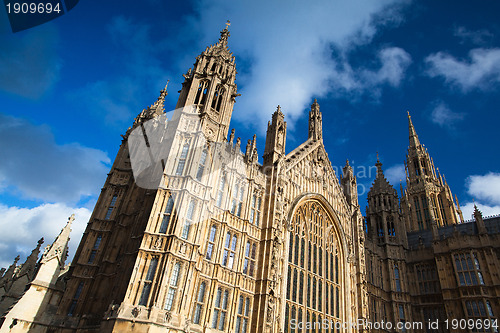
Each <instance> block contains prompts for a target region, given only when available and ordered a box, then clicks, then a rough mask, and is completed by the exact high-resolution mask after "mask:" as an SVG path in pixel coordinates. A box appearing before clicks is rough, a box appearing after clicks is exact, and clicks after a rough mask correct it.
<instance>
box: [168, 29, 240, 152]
mask: <svg viewBox="0 0 500 333" xmlns="http://www.w3.org/2000/svg"><path fill="white" fill-rule="evenodd" d="M229 25H230V24H229V21H228V23H226V28H225V29H224V30H222V31H221V32H220V38H219V41H218V42H217V43H216V44H214V45H211V46H209V47H207V48H206V49H205V51H203V52H202V53H201V54H200V55H199V56H198V57H196V62H195V63H194V65H193V69H192V70H191V68H190V69H189V70H188V72H187V73H186V74H184V79H185V80H184V82H183V83H182V89H181V90H180V95H179V100H178V101H177V106H176V108H181V107H184V106H189V105H193V104H194V105H195V106H196V108H197V111H198V113H199V115H200V119H201V123H202V129H203V132H204V134H205V136H206V137H207V139H209V140H210V141H217V142H223V141H225V140H226V138H227V135H228V132H229V122H230V120H231V115H232V113H233V106H234V103H235V101H236V97H237V96H239V94H238V93H237V86H236V84H235V82H234V80H235V76H236V66H235V58H234V56H233V54H232V53H231V51H230V50H229V48H228V38H229V36H230V33H229Z"/></svg>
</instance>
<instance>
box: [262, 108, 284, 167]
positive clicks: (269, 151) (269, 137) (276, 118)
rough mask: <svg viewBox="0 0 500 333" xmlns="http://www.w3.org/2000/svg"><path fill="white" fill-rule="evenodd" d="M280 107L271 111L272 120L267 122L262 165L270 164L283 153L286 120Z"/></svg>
mask: <svg viewBox="0 0 500 333" xmlns="http://www.w3.org/2000/svg"><path fill="white" fill-rule="evenodd" d="M284 119H285V115H284V114H283V113H282V112H281V107H280V106H279V105H278V108H277V109H276V111H275V112H274V113H273V116H272V120H271V121H270V122H268V124H267V134H266V147H265V149H264V166H266V165H272V164H274V162H276V161H277V160H278V159H279V158H280V157H282V156H284V155H285V143H286V122H285V121H284Z"/></svg>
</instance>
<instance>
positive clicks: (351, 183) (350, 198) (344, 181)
mask: <svg viewBox="0 0 500 333" xmlns="http://www.w3.org/2000/svg"><path fill="white" fill-rule="evenodd" d="M340 183H341V185H342V188H343V190H344V195H345V197H346V199H347V202H348V203H349V204H351V205H354V206H356V207H357V206H359V204H358V189H357V184H356V177H355V176H354V171H353V170H352V167H351V166H350V165H349V160H346V162H345V166H344V168H343V169H342V176H341V179H340Z"/></svg>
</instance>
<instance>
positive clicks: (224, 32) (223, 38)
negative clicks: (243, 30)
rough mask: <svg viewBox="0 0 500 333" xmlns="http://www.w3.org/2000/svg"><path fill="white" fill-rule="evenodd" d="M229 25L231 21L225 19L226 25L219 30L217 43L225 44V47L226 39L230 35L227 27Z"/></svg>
mask: <svg viewBox="0 0 500 333" xmlns="http://www.w3.org/2000/svg"><path fill="white" fill-rule="evenodd" d="M230 25H231V23H230V22H229V20H227V22H226V27H225V28H224V30H222V31H221V32H220V38H219V43H218V44H219V45H222V46H225V47H227V39H228V38H229V36H230V33H229V29H228V27H229V26H230Z"/></svg>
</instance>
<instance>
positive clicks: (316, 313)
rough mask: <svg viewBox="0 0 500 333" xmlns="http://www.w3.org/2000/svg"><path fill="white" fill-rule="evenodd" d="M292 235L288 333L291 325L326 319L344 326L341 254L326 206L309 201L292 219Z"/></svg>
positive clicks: (286, 307) (286, 321)
mask: <svg viewBox="0 0 500 333" xmlns="http://www.w3.org/2000/svg"><path fill="white" fill-rule="evenodd" d="M291 224H292V228H291V229H292V230H291V231H290V233H289V242H290V243H289V254H288V276H287V292H286V298H287V301H286V306H285V332H292V331H293V330H292V329H291V327H290V326H289V325H290V322H291V321H292V320H293V319H295V320H299V316H300V320H306V318H303V317H302V316H303V315H304V316H306V315H307V317H308V318H309V321H311V320H313V321H315V320H319V318H321V319H327V320H331V321H332V322H334V323H335V322H339V323H340V322H341V320H342V317H341V316H343V315H344V311H343V310H342V309H343V304H344V302H343V297H342V295H344V293H343V292H342V290H343V289H342V285H343V282H342V278H341V277H342V274H341V272H340V271H341V270H342V264H341V263H342V262H343V261H342V259H341V256H342V253H341V244H340V240H339V236H338V234H337V232H336V230H337V228H336V226H334V222H333V220H332V217H331V216H330V214H329V213H328V212H327V210H326V209H325V208H324V206H323V205H322V204H321V203H320V202H318V201H316V200H309V201H306V202H304V203H303V204H301V205H300V206H299V207H298V208H297V209H296V211H295V213H294V215H293V217H292V221H291Z"/></svg>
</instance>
